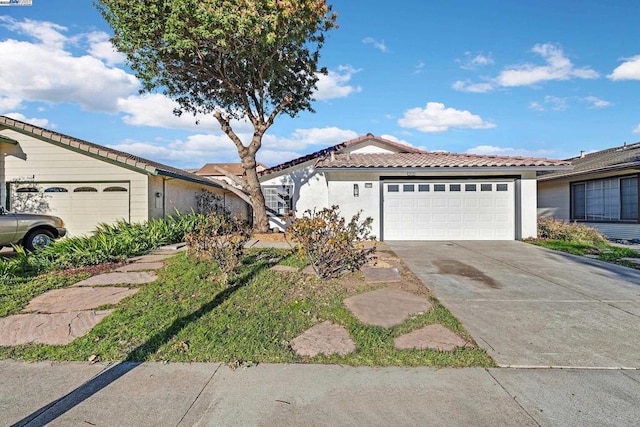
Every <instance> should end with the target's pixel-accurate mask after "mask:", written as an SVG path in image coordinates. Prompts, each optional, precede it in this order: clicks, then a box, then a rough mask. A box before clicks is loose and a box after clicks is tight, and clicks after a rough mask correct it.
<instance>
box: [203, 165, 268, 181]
mask: <svg viewBox="0 0 640 427" xmlns="http://www.w3.org/2000/svg"><path fill="white" fill-rule="evenodd" d="M219 169H224V170H225V171H227V172H228V173H230V174H231V175H234V176H235V177H237V178H239V179H240V180H243V179H244V168H243V167H242V164H241V163H207V164H205V165H204V166H203V167H201V168H200V169H198V170H196V171H194V173H195V174H196V175H198V176H202V177H205V178H213V179H219V180H222V181H224V182H226V183H228V184H231V185H234V186H236V187H237V186H238V185H237V183H235V182H234V181H233V180H232V179H231V178H229V177H228V176H227V175H226V174H224V173H222V172H220V170H219ZM265 169H267V167H266V166H265V165H263V164H262V163H258V166H256V172H258V173H259V172H262V171H263V170H265Z"/></svg>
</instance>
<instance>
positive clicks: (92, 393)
mask: <svg viewBox="0 0 640 427" xmlns="http://www.w3.org/2000/svg"><path fill="white" fill-rule="evenodd" d="M0 378H2V387H1V388H0V424H1V425H29V426H36V425H45V424H46V425H51V426H68V425H97V426H107V425H108V426H131V425H154V426H177V425H184V426H191V425H211V426H214V425H215V426H230V425H243V426H244V425H265V426H270V425H320V426H324V425H326V426H333V425H367V426H373V425H394V426H401V425H519V426H522V425H550V426H553V425H557V426H568V425H612V426H614V425H633V424H636V423H637V422H638V420H639V419H640V406H638V405H637V402H639V401H640V371H622V370H550V369H535V370H534V369H501V368H497V369H481V368H467V369H434V368H352V367H340V366H327V365H258V366H255V367H251V368H247V369H238V370H235V371H232V370H230V369H229V368H228V367H226V366H223V365H220V364H173V363H172V364H162V363H144V364H134V363H119V364H114V365H108V364H95V365H90V364H88V363H73V362H71V363H49V362H46V363H22V362H15V361H0Z"/></svg>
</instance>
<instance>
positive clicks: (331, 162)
mask: <svg viewBox="0 0 640 427" xmlns="http://www.w3.org/2000/svg"><path fill="white" fill-rule="evenodd" d="M569 165H570V163H569V162H567V161H564V160H549V159H541V158H533V157H507V156H481V155H475V154H453V153H394V154H378V153H372V154H336V155H334V156H328V157H325V158H323V159H320V160H319V161H318V162H317V164H316V167H318V168H466V167H510V166H511V167H552V166H569Z"/></svg>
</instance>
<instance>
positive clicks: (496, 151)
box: [465, 145, 555, 157]
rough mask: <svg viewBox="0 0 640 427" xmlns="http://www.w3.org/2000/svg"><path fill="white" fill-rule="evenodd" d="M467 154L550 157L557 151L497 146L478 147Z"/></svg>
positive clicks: (469, 150)
mask: <svg viewBox="0 0 640 427" xmlns="http://www.w3.org/2000/svg"><path fill="white" fill-rule="evenodd" d="M465 153H466V154H478V155H489V156H521V157H550V156H553V155H554V154H555V150H527V149H524V148H511V147H497V146H495V145H478V146H476V147H472V148H469V149H468V150H466V151H465Z"/></svg>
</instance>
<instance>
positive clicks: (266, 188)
mask: <svg viewBox="0 0 640 427" xmlns="http://www.w3.org/2000/svg"><path fill="white" fill-rule="evenodd" d="M271 191H276V192H277V196H281V197H279V199H280V200H282V201H283V202H285V203H286V206H280V205H278V206H277V207H276V209H273V206H269V202H271V200H272V197H274V196H272V195H271V194H268V193H270V192H271ZM262 194H264V205H265V208H266V209H267V213H268V214H269V215H271V216H276V217H280V218H282V217H285V216H287V215H288V214H289V212H291V211H292V210H293V185H263V186H262ZM283 204H284V203H283ZM281 209H286V211H287V212H284V213H281V212H280V210H281Z"/></svg>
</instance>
